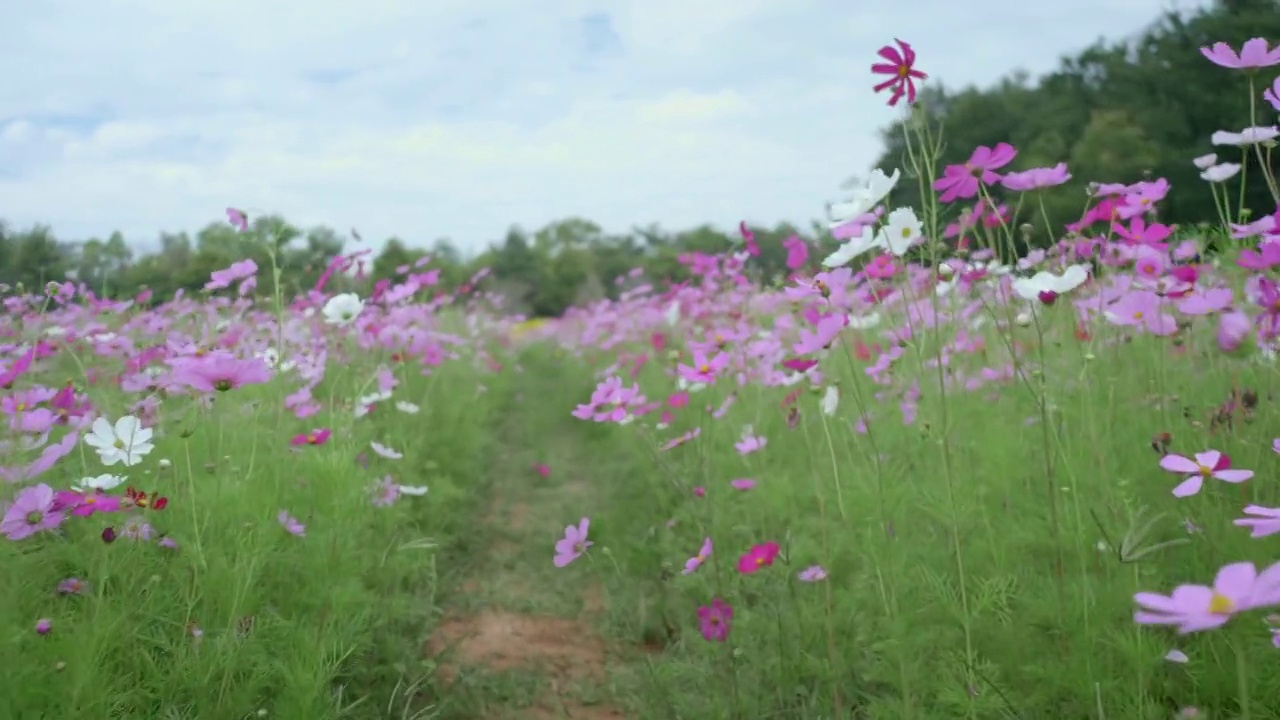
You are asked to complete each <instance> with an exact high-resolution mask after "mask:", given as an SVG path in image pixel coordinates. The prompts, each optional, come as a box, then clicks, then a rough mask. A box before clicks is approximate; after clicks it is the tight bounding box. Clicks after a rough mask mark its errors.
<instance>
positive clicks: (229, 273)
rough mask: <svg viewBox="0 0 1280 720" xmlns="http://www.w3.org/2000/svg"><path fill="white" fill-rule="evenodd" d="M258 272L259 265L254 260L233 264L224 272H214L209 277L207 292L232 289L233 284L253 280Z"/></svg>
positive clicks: (206, 286) (205, 287) (205, 286)
mask: <svg viewBox="0 0 1280 720" xmlns="http://www.w3.org/2000/svg"><path fill="white" fill-rule="evenodd" d="M257 272H258V264H257V263H255V262H254V261H253V260H240V261H238V262H233V263H231V265H230V266H229V267H226V268H224V269H222V270H214V271H213V272H212V273H211V274H210V276H209V282H207V283H205V284H204V289H205V290H221V289H223V288H225V287H230V286H231V283H233V282H235V281H237V280H244V279H245V278H251V277H253V276H254V275H255V274H256V273H257Z"/></svg>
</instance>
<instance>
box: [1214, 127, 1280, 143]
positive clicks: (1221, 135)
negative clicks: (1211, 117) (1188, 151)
mask: <svg viewBox="0 0 1280 720" xmlns="http://www.w3.org/2000/svg"><path fill="white" fill-rule="evenodd" d="M1277 137H1280V128H1277V127H1276V126H1275V125H1271V126H1267V127H1247V128H1245V129H1244V130H1241V131H1240V132H1238V133H1237V132H1228V131H1226V130H1219V131H1218V132H1216V133H1214V134H1213V135H1211V136H1209V141H1210V142H1212V143H1213V144H1214V145H1235V146H1237V147H1244V146H1246V145H1257V144H1259V143H1264V142H1266V141H1268V140H1275V139H1276V138H1277Z"/></svg>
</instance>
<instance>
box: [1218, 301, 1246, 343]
mask: <svg viewBox="0 0 1280 720" xmlns="http://www.w3.org/2000/svg"><path fill="white" fill-rule="evenodd" d="M1252 330H1253V323H1252V322H1251V321H1250V320H1249V316H1248V315H1246V314H1244V313H1243V312H1240V311H1239V310H1231V311H1229V312H1225V313H1222V314H1221V315H1219V316H1218V334H1217V338H1216V340H1217V342H1218V349H1219V350H1222V351H1223V352H1227V353H1232V352H1235V351H1236V350H1239V349H1240V348H1241V346H1243V345H1244V343H1245V341H1246V340H1248V339H1249V334H1250V332H1252Z"/></svg>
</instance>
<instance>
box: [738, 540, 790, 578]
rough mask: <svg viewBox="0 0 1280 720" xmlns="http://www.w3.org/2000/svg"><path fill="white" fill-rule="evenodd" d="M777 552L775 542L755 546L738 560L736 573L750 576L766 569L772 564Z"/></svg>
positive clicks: (778, 550)
mask: <svg viewBox="0 0 1280 720" xmlns="http://www.w3.org/2000/svg"><path fill="white" fill-rule="evenodd" d="M779 552H780V548H779V547H778V543H776V542H767V543H763V544H760V545H756V546H754V547H752V548H751V549H750V550H748V551H747V552H746V553H744V554H743V555H742V557H740V558H738V572H740V573H742V574H743V575H750V574H751V573H754V572H756V571H757V570H760V569H761V568H766V567H768V566H770V565H772V564H773V561H774V560H776V559H777V557H778V553H779Z"/></svg>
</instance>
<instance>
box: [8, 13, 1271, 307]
mask: <svg viewBox="0 0 1280 720" xmlns="http://www.w3.org/2000/svg"><path fill="white" fill-rule="evenodd" d="M1258 36H1262V37H1267V38H1269V39H1271V40H1272V41H1280V0H1220V1H1219V2H1217V3H1215V4H1214V5H1213V6H1211V7H1208V8H1204V9H1200V10H1197V11H1195V12H1192V13H1180V12H1169V13H1165V14H1163V15H1161V16H1160V17H1158V18H1156V19H1155V20H1154V21H1153V22H1152V24H1151V25H1150V26H1148V27H1147V28H1146V29H1145V30H1144V31H1143V32H1141V33H1139V34H1137V35H1136V36H1134V37H1131V38H1127V39H1124V40H1119V41H1099V42H1097V43H1095V44H1094V45H1092V46H1090V47H1088V48H1086V49H1084V50H1083V51H1081V52H1079V53H1077V54H1075V55H1073V56H1070V57H1066V58H1064V59H1063V60H1062V61H1061V62H1060V64H1059V66H1058V68H1057V69H1056V70H1055V71H1053V72H1051V73H1049V74H1048V75H1046V76H1044V77H1043V78H1040V79H1038V80H1036V81H1032V79H1031V78H1030V77H1029V76H1028V75H1027V74H1026V73H1025V72H1014V73H1012V74H1010V75H1009V76H1007V77H1005V78H1004V79H1002V80H1001V81H999V82H997V83H996V84H994V85H993V86H991V87H986V88H977V87H967V88H961V89H958V90H957V89H951V88H947V87H946V86H945V85H943V84H941V83H938V82H934V81H930V82H928V83H926V85H925V86H924V89H923V92H922V95H921V99H920V102H919V106H918V107H919V108H921V109H923V110H924V115H923V117H925V118H926V122H928V123H931V124H932V127H931V129H932V130H933V131H935V132H941V133H942V134H943V136H944V137H945V142H944V143H943V144H942V145H941V146H940V149H939V154H938V157H937V158H936V164H935V166H934V167H931V168H926V170H925V171H926V172H932V173H934V174H935V176H936V175H937V174H939V173H940V172H941V168H942V166H944V165H946V164H951V163H962V162H964V161H965V160H966V159H967V158H968V156H969V153H970V152H971V151H972V149H973V148H974V147H976V146H979V145H986V146H988V147H991V146H994V145H995V144H997V143H999V142H1009V143H1012V144H1013V145H1014V146H1016V147H1017V148H1018V149H1019V154H1018V157H1017V159H1016V160H1015V161H1014V163H1013V164H1012V165H1011V166H1010V167H1008V168H1006V169H1007V170H1021V169H1026V168H1030V167H1037V166H1051V165H1054V164H1056V163H1058V162H1062V161H1065V162H1067V163H1068V164H1069V165H1070V169H1071V172H1072V175H1073V178H1072V180H1071V181H1070V182H1069V183H1068V185H1067V186H1066V187H1065V188H1058V189H1057V190H1056V191H1055V192H1052V193H1048V194H1046V196H1045V208H1044V209H1045V211H1046V213H1047V214H1048V215H1049V216H1050V218H1051V221H1052V224H1053V226H1054V227H1061V226H1062V224H1065V223H1068V222H1071V221H1073V220H1075V219H1078V218H1079V217H1080V214H1081V212H1082V211H1083V208H1084V206H1085V202H1086V199H1087V184H1088V183H1089V182H1094V181H1098V182H1134V181H1137V180H1140V179H1142V178H1144V177H1150V176H1160V177H1165V178H1168V179H1169V180H1170V182H1171V183H1172V184H1173V185H1174V186H1175V188H1176V190H1175V192H1173V193H1171V194H1170V196H1169V198H1168V199H1167V201H1166V202H1165V203H1164V204H1163V206H1162V209H1161V213H1162V215H1161V221H1163V222H1166V223H1177V224H1182V225H1194V224H1196V223H1200V222H1203V221H1207V220H1212V219H1213V218H1215V217H1216V211H1215V208H1214V205H1213V200H1212V198H1211V196H1210V194H1209V191H1208V189H1207V188H1202V187H1201V186H1202V185H1203V181H1202V180H1201V179H1200V178H1199V176H1198V175H1199V170H1198V169H1197V168H1196V167H1195V166H1194V165H1193V164H1192V163H1191V160H1192V158H1195V157H1197V156H1199V155H1203V154H1205V153H1207V152H1210V151H1212V150H1215V149H1216V150H1217V151H1218V152H1219V153H1220V154H1223V155H1224V158H1226V157H1229V155H1228V154H1227V152H1228V151H1231V152H1238V151H1236V150H1234V149H1233V148H1212V147H1211V146H1210V145H1209V140H1208V139H1209V137H1210V135H1211V134H1212V133H1213V132H1215V131H1217V130H1233V131H1235V130H1240V129H1242V128H1244V127H1246V126H1249V125H1253V124H1264V125H1267V124H1272V123H1273V122H1274V121H1275V117H1274V114H1272V113H1270V108H1269V107H1267V106H1266V105H1265V104H1263V103H1259V102H1257V98H1254V100H1255V102H1253V103H1251V102H1250V97H1249V94H1248V92H1247V90H1246V83H1247V79H1246V75H1245V74H1241V73H1235V72H1230V71H1226V70H1224V69H1222V68H1218V67H1216V66H1214V65H1213V64H1212V63H1210V62H1208V61H1207V60H1205V59H1204V58H1203V57H1202V56H1201V54H1200V52H1199V48H1201V47H1203V46H1208V45H1211V44H1213V43H1214V42H1219V41H1223V42H1227V43H1229V44H1231V45H1233V46H1236V47H1239V45H1240V44H1242V43H1243V42H1244V41H1245V40H1247V39H1249V38H1252V37H1258ZM927 62H928V58H922V59H921V63H922V64H927ZM922 69H925V70H928V68H927V67H923V66H922ZM1275 74H1276V73H1275V72H1272V73H1271V74H1270V75H1258V76H1256V79H1257V80H1258V85H1257V89H1256V92H1259V93H1260V92H1261V88H1262V87H1263V86H1265V85H1267V84H1269V83H1270V82H1271V79H1272V77H1273V76H1274V75H1275ZM1251 114H1252V116H1251ZM919 117H920V116H917V121H918V120H919ZM905 129H906V128H905V127H904V123H902V122H900V123H896V124H894V125H893V126H891V127H889V128H887V129H886V130H885V131H884V136H883V141H884V148H885V149H884V153H883V154H882V156H881V157H880V158H879V160H878V161H877V163H876V166H877V167H880V168H882V169H885V170H891V169H894V168H902V169H903V171H904V172H905V173H906V177H904V179H903V181H902V182H900V183H899V186H898V190H896V191H895V195H894V202H895V204H906V205H913V206H916V207H920V201H921V188H922V187H924V186H925V183H921V182H919V181H920V179H921V178H920V177H917V176H914V175H913V166H912V164H911V163H910V162H909V161H908V160H907V159H906V147H905V145H904V141H903V138H904V136H905V135H904V130H905ZM997 192H998V191H997ZM1246 204H1247V205H1248V206H1249V207H1252V208H1254V209H1255V210H1256V211H1259V212H1270V211H1271V210H1272V207H1271V206H1272V205H1273V204H1274V203H1273V202H1272V201H1271V199H1270V196H1269V195H1268V194H1267V191H1266V189H1265V188H1264V187H1262V185H1261V183H1259V182H1254V183H1251V186H1250V187H1249V188H1248V191H1247V194H1246ZM945 212H947V213H949V214H950V216H949V217H948V218H947V220H949V221H952V222H954V221H955V220H956V219H957V216H958V215H959V212H960V208H958V207H952V208H946V209H945ZM1039 212H1040V209H1039V207H1036V208H1035V213H1037V214H1039ZM750 230H751V231H752V232H753V233H754V235H755V240H756V244H757V245H758V246H759V248H760V254H759V255H758V256H757V257H755V258H753V260H752V262H751V263H750V266H751V269H752V270H751V271H752V272H753V273H755V274H756V275H757V277H759V278H760V279H762V280H764V281H770V280H777V279H780V278H783V277H785V276H786V275H787V273H788V272H789V270H788V268H787V266H786V259H787V250H786V249H785V245H784V241H785V240H787V239H788V238H791V237H793V236H794V237H798V238H799V239H800V240H803V241H804V242H805V243H806V244H807V245H808V247H809V248H810V249H811V260H810V265H812V264H813V262H814V261H815V260H816V259H817V258H819V257H821V256H822V254H824V253H825V252H827V251H829V250H830V249H831V247H832V246H833V242H832V241H831V240H830V238H829V237H828V236H827V235H826V233H825V232H824V225H823V223H820V222H814V223H812V224H811V225H810V226H808V227H803V228H802V227H792V226H788V225H777V226H774V227H761V228H751V229H750ZM262 238H270V240H269V242H271V243H272V244H273V246H267V245H266V244H264V242H263V240H262ZM1052 239H1053V238H1051V237H1049V236H1048V234H1047V233H1046V234H1043V235H1040V236H1037V237H1033V238H1032V239H1031V242H1032V243H1033V244H1038V245H1044V244H1047V243H1048V242H1050V241H1051V240H1052ZM362 242H363V241H361V240H360V239H359V238H358V237H357V236H354V235H352V236H347V235H344V234H341V233H339V232H337V231H335V230H333V229H332V228H327V227H316V228H310V229H306V228H299V227H296V226H294V225H292V224H290V223H289V222H288V221H287V220H286V219H285V218H282V217H278V216H266V217H259V218H253V219H252V227H251V228H250V232H241V231H240V230H238V229H237V228H235V227H233V226H231V224H230V223H226V222H217V223H211V224H209V225H208V226H206V227H205V228H204V229H202V230H200V231H198V232H196V233H195V234H194V235H191V234H188V233H185V232H183V233H164V234H162V235H161V237H160V247H159V249H158V250H157V251H155V252H150V253H134V252H133V251H132V250H131V249H130V247H129V244H128V243H127V242H126V241H125V239H124V238H123V237H122V236H121V234H120V233H118V232H117V233H112V234H111V235H110V236H109V237H107V238H106V239H101V238H91V239H88V240H82V241H64V240H60V239H58V238H56V237H55V236H54V234H53V232H52V230H51V229H50V228H49V227H47V226H36V227H33V228H28V229H22V230H19V229H15V228H11V227H9V226H7V225H5V224H4V223H3V222H0V283H3V284H6V285H9V286H17V285H19V284H21V285H22V286H23V287H24V288H27V289H34V288H39V287H41V286H43V284H44V283H47V282H49V281H54V280H57V281H61V280H64V279H66V278H69V277H70V278H75V279H76V280H77V281H79V282H83V283H84V284H85V285H87V286H88V287H89V288H90V289H91V290H93V292H94V293H95V294H97V295H99V296H102V297H123V296H132V295H135V294H137V293H139V292H140V291H141V290H142V289H144V288H145V289H150V290H151V291H152V295H153V297H155V298H168V297H171V296H172V295H173V293H174V292H176V291H178V290H180V289H184V290H187V291H198V290H200V289H201V288H202V287H203V286H204V284H205V283H206V282H207V281H208V279H209V275H210V273H211V272H213V271H214V270H218V269H221V268H223V267H226V266H227V265H230V264H231V263H232V262H233V261H236V260H240V259H244V258H253V259H254V260H255V261H256V262H257V263H258V265H259V267H260V268H266V267H270V260H271V257H272V255H274V256H275V258H276V261H277V263H278V265H279V267H280V270H281V273H280V281H281V283H282V288H281V289H282V290H284V291H285V294H286V295H292V294H293V293H297V292H303V291H305V290H307V289H308V288H310V287H313V286H314V284H315V282H316V281H317V280H318V279H319V278H320V277H321V275H323V274H324V273H325V271H326V269H327V268H328V267H329V265H330V264H331V263H332V262H333V261H334V259H335V258H337V257H339V256H340V255H342V254H344V253H345V254H348V255H349V254H350V253H352V252H353V250H358V249H359V248H360V247H361V243H362ZM735 246H737V247H741V236H740V233H739V232H737V231H725V230H720V229H717V228H716V227H713V226H711V225H705V226H702V227H697V228H693V229H689V230H684V231H669V230H665V229H663V228H660V227H658V226H656V225H651V226H648V227H643V228H635V229H633V230H632V231H631V232H627V233H607V232H605V231H604V230H603V229H602V228H601V227H600V226H599V225H597V224H595V223H593V222H591V221H589V220H586V219H582V218H567V219H564V220H560V221H557V222H553V223H551V224H549V225H547V226H546V227H543V228H540V229H537V230H526V229H523V228H520V227H512V228H511V229H510V230H508V231H507V233H506V235H505V236H504V237H503V238H501V239H500V240H497V241H495V242H493V243H491V244H490V245H489V246H488V247H487V248H486V249H485V250H484V251H483V252H480V253H479V254H475V255H470V256H467V255H464V254H463V253H462V252H461V251H460V250H459V248H458V247H457V246H456V245H454V244H453V243H451V242H450V241H448V240H437V241H436V242H435V243H433V244H431V245H430V246H428V247H425V248H416V247H411V246H410V245H409V244H407V243H405V242H403V241H402V240H400V239H398V238H391V239H389V240H387V241H386V242H385V243H384V244H383V246H382V249H381V250H380V252H378V253H377V254H376V255H375V254H372V253H369V254H367V255H365V256H364V257H362V258H360V259H359V261H358V262H359V263H361V264H362V270H363V272H362V273H360V276H359V277H351V276H349V275H344V276H343V278H342V280H341V282H343V283H345V284H347V285H350V286H352V287H353V288H355V289H357V290H359V289H362V288H363V289H366V290H367V289H369V288H372V287H373V286H374V284H375V283H377V282H378V281H380V280H387V279H393V278H394V277H396V276H397V269H398V268H401V267H403V266H406V265H412V264H413V263H414V262H416V261H418V260H419V259H420V258H422V257H424V256H429V257H430V260H429V265H428V266H429V267H431V268H434V269H436V270H438V271H439V278H440V285H439V287H438V288H437V290H438V291H444V292H449V291H452V290H454V289H457V288H459V287H461V286H463V285H465V283H466V282H467V281H468V279H469V278H470V277H472V275H473V274H474V273H475V272H476V271H477V270H479V269H480V268H482V267H488V268H489V269H490V275H489V279H488V280H487V281H486V282H489V283H492V288H493V289H496V290H498V291H500V292H502V293H503V294H505V295H506V296H508V298H509V300H510V301H512V302H513V304H514V305H515V307H517V308H519V309H521V310H524V311H526V312H529V313H531V314H534V315H541V316H550V315H558V314H560V313H561V312H563V310H564V309H565V308H567V307H569V306H570V305H573V304H575V303H579V302H583V301H587V300H591V299H595V298H600V297H610V296H616V294H617V292H618V291H619V287H620V285H621V284H622V281H623V279H624V278H626V277H628V276H629V273H630V272H631V271H632V269H633V268H640V269H641V270H642V272H643V274H644V276H645V277H646V279H648V280H649V281H652V282H659V283H661V282H679V281H682V280H684V279H687V278H688V271H687V268H686V267H685V265H684V264H683V263H682V262H681V259H682V257H685V256H687V255H688V254H689V253H699V252H702V253H718V252H723V251H725V250H727V249H729V248H732V247H735ZM261 277H262V279H261V281H260V282H259V286H258V288H257V290H256V291H257V292H259V293H272V292H274V287H273V285H272V282H273V281H272V278H271V277H270V273H265V272H264V273H262V274H261Z"/></svg>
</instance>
